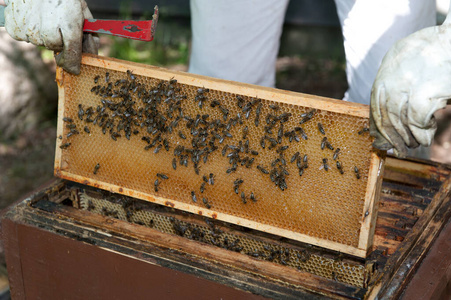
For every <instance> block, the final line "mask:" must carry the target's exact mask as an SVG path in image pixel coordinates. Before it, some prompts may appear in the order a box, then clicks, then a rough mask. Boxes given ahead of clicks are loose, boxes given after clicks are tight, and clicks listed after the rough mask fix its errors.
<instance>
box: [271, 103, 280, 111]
mask: <svg viewBox="0 0 451 300" xmlns="http://www.w3.org/2000/svg"><path fill="white" fill-rule="evenodd" d="M269 107H270V108H271V109H273V110H279V109H280V107H279V105H277V104H270V105H269Z"/></svg>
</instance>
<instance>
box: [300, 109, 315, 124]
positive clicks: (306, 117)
mask: <svg viewBox="0 0 451 300" xmlns="http://www.w3.org/2000/svg"><path fill="white" fill-rule="evenodd" d="M315 113H316V109H312V110H310V111H309V112H306V113H303V114H302V115H301V118H302V120H301V121H300V122H299V124H304V123H305V122H308V121H310V120H311V119H312V118H313V116H314V115H315Z"/></svg>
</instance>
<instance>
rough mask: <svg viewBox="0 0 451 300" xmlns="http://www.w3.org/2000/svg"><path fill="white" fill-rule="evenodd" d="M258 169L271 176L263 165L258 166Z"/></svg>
mask: <svg viewBox="0 0 451 300" xmlns="http://www.w3.org/2000/svg"><path fill="white" fill-rule="evenodd" d="M257 169H258V170H259V171H260V172H262V173H263V174H269V171H268V170H266V169H265V168H264V167H263V166H261V165H258V166H257Z"/></svg>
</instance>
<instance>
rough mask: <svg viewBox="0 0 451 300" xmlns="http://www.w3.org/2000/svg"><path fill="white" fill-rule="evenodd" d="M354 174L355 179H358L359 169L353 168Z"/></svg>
mask: <svg viewBox="0 0 451 300" xmlns="http://www.w3.org/2000/svg"><path fill="white" fill-rule="evenodd" d="M354 173H355V177H356V178H357V179H360V170H359V168H357V167H355V166H354Z"/></svg>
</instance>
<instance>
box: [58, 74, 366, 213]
mask: <svg viewBox="0 0 451 300" xmlns="http://www.w3.org/2000/svg"><path fill="white" fill-rule="evenodd" d="M93 81H94V86H92V88H91V93H92V94H94V95H97V96H99V99H100V103H99V105H97V107H93V106H89V107H84V106H83V105H82V104H79V105H78V113H77V114H78V118H79V119H80V120H81V121H83V122H84V123H85V126H84V127H83V129H82V130H79V129H77V128H76V127H77V126H76V125H75V124H74V122H73V119H71V118H69V117H64V118H63V121H64V122H65V124H66V127H67V128H68V129H69V132H68V133H67V134H66V141H67V140H68V139H69V138H70V137H71V136H73V135H77V134H80V133H81V132H82V131H83V132H85V133H87V134H90V133H91V130H92V129H93V127H98V128H99V129H100V130H101V131H102V133H103V134H104V135H109V136H110V137H111V139H112V140H114V141H117V140H119V139H124V138H125V139H127V140H130V139H132V138H136V137H137V138H141V140H142V141H143V143H144V146H143V149H144V151H152V152H153V153H155V154H158V153H159V152H160V151H162V150H163V151H173V155H174V157H173V159H172V161H171V167H172V168H173V169H174V170H176V169H177V168H179V167H189V166H192V168H193V170H194V173H195V174H196V175H200V168H201V164H207V163H208V158H209V156H211V154H212V153H213V152H215V151H220V152H221V156H222V157H224V158H226V160H227V161H228V164H229V167H228V168H227V169H226V170H225V172H226V173H227V174H231V173H234V172H236V170H237V169H238V168H240V167H244V168H254V167H255V168H257V170H259V171H260V172H261V173H262V174H263V175H265V176H267V177H268V179H269V180H270V181H271V182H272V183H273V184H274V186H275V187H276V188H278V189H280V190H281V191H285V190H286V189H287V188H288V185H287V182H286V178H287V176H290V172H289V171H288V168H287V165H288V164H293V165H295V166H296V168H297V171H298V172H297V174H298V176H303V174H304V172H306V171H307V169H308V167H309V156H308V154H307V153H302V154H301V153H300V152H299V151H296V152H295V153H294V154H293V155H290V156H288V155H287V152H288V151H287V150H289V149H290V144H291V143H301V142H303V141H304V142H306V141H307V140H308V139H309V137H308V134H307V132H306V130H304V128H303V125H304V124H306V123H307V122H315V121H314V120H315V115H316V113H317V110H316V109H310V110H309V111H307V112H305V113H302V114H300V115H298V116H296V115H293V114H292V113H289V112H283V111H282V109H281V108H280V107H279V105H277V104H268V103H265V102H263V101H262V100H261V99H258V98H251V99H250V100H245V99H244V98H243V97H242V96H240V95H236V101H235V105H236V106H237V107H238V108H239V111H240V112H238V113H237V114H236V115H234V116H232V115H231V114H230V111H231V110H230V108H229V107H228V105H230V103H222V102H221V101H220V100H218V99H210V97H209V92H210V90H209V89H208V88H198V90H197V93H196V95H195V97H194V99H189V98H188V97H187V96H186V95H184V94H183V93H181V92H180V88H179V87H178V85H177V80H176V79H175V78H171V79H169V80H161V81H160V82H159V83H158V84H157V85H156V86H154V87H150V88H149V87H147V86H145V85H144V84H142V83H140V82H138V81H137V80H136V76H135V75H134V74H133V72H132V71H130V70H127V74H126V77H125V78H122V79H118V80H116V81H114V82H113V81H111V80H110V74H109V72H106V73H105V75H104V76H100V75H97V76H95V77H94V79H93ZM133 95H135V97H133ZM136 98H137V99H140V100H141V101H142V103H137V102H136ZM183 101H194V102H195V104H196V105H197V106H198V108H199V111H202V109H203V107H205V106H210V107H211V108H213V109H217V110H218V112H219V114H220V116H221V117H220V118H215V119H213V118H212V117H211V116H210V115H209V114H200V113H199V114H197V115H196V116H193V115H186V114H185V113H184V111H183V109H182V102H183ZM265 105H267V106H269V111H270V112H269V113H267V114H266V115H263V113H262V108H263V107H264V106H265ZM292 118H298V121H297V123H298V126H295V127H294V128H288V127H287V126H286V125H285V124H286V123H287V122H288V121H289V120H291V119H292ZM248 120H252V122H251V123H250V122H247V121H248ZM245 121H246V122H245ZM244 123H246V125H244ZM250 124H252V125H253V126H255V127H259V126H260V127H263V128H264V135H263V136H261V138H260V139H259V144H255V145H253V144H251V143H250V140H249V139H248V138H247V136H248V132H249V126H251V125H250ZM235 127H238V128H240V130H241V136H238V137H237V136H236V135H235V136H233V135H232V134H231V129H232V128H235ZM182 128H186V129H188V132H189V133H187V131H186V130H184V129H183V130H182ZM317 132H318V133H319V134H321V135H324V138H323V139H322V141H321V144H320V145H318V147H319V148H320V149H321V150H326V151H331V152H330V157H329V158H327V157H324V158H323V159H322V163H321V168H322V169H324V171H326V172H327V171H329V170H331V167H330V166H329V162H330V160H333V161H334V162H335V163H334V164H335V165H336V169H337V171H338V172H339V173H340V174H341V175H343V174H344V173H345V169H344V167H343V164H342V163H341V162H340V160H339V157H340V155H341V150H340V148H338V147H334V146H333V144H332V142H331V141H329V139H328V138H327V135H326V132H327V128H325V126H323V124H321V123H320V122H317ZM367 132H368V129H367V128H363V129H362V130H361V131H359V132H358V134H359V135H362V134H364V133H367ZM310 134H312V133H310ZM171 135H172V136H177V137H178V138H179V139H180V140H188V141H190V147H187V146H183V145H180V144H178V143H177V144H178V145H174V143H171V142H170V139H169V138H168V137H169V136H171ZM60 138H62V137H60ZM70 145H71V143H70V142H66V143H63V144H62V145H61V146H60V148H61V149H67V148H68V147H69V146H70ZM262 149H268V150H272V151H273V152H274V159H273V160H272V161H271V163H270V165H266V166H265V165H262V164H259V163H258V155H259V151H261V150H262ZM325 156H326V155H325ZM100 170H101V165H100V164H99V163H96V164H95V166H94V167H93V174H94V175H96V174H98V173H99V172H100ZM353 170H354V174H355V177H356V178H357V179H360V177H361V176H360V171H359V168H358V167H357V166H354V167H353ZM214 177H215V175H214V174H213V173H210V174H209V175H208V176H206V175H204V176H203V182H202V183H201V186H200V188H199V192H200V194H202V193H203V191H204V190H205V188H206V186H207V185H208V186H213V185H214ZM168 179H169V177H168V176H167V175H165V174H164V173H158V174H156V179H155V181H154V191H155V192H158V191H159V187H160V184H161V183H162V181H165V180H168ZM243 183H244V180H243V179H242V178H236V179H234V180H233V190H234V193H235V194H237V195H239V197H240V198H241V201H242V202H243V203H244V204H246V203H248V202H251V203H255V202H257V201H258V199H257V197H256V196H255V193H254V192H253V191H250V192H248V193H247V194H246V193H245V192H244V191H243V190H241V189H240V187H241V185H242V184H243ZM190 197H191V199H192V201H193V202H195V203H197V202H198V199H199V200H201V201H199V203H203V204H204V205H205V207H206V208H211V203H210V201H209V200H208V199H207V198H206V197H201V195H199V193H196V191H191V193H190ZM248 200H250V201H248Z"/></svg>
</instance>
